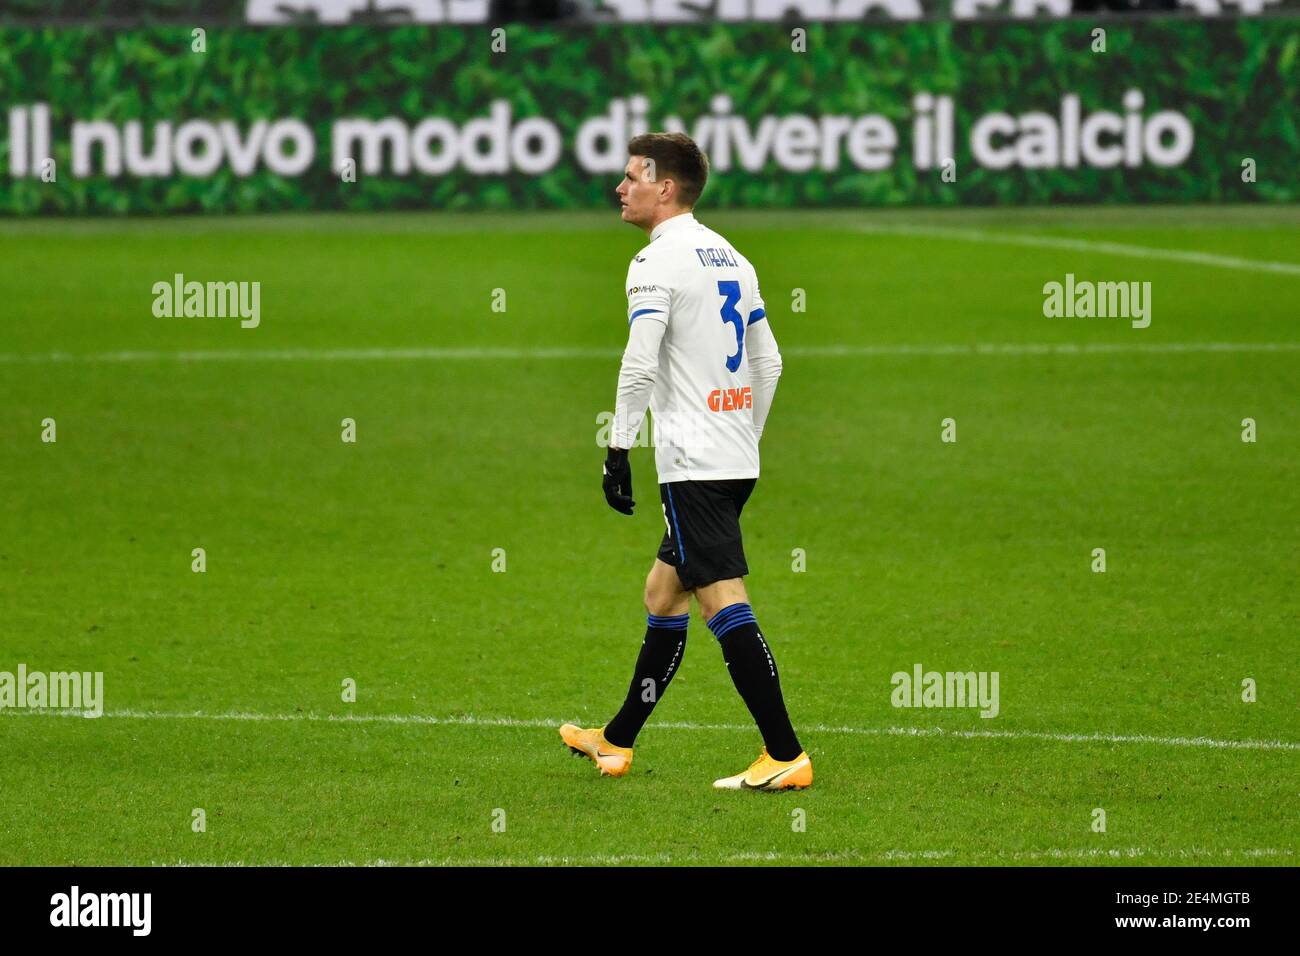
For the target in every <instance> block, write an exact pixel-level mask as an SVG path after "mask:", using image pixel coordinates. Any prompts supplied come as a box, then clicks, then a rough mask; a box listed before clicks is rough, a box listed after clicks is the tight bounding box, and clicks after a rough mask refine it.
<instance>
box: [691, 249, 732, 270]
mask: <svg viewBox="0 0 1300 956" xmlns="http://www.w3.org/2000/svg"><path fill="white" fill-rule="evenodd" d="M695 254H696V255H697V256H699V257H700V265H702V266H714V267H715V268H719V269H720V268H722V267H724V266H730V267H731V268H733V269H735V268H738V267H739V265H740V263H738V262H737V261H736V252H735V250H734V249H727V248H726V247H723V248H721V249H696V250H695Z"/></svg>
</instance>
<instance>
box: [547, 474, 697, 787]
mask: <svg viewBox="0 0 1300 956" xmlns="http://www.w3.org/2000/svg"><path fill="white" fill-rule="evenodd" d="M660 495H661V497H663V498H664V511H665V515H666V514H667V508H668V498H667V492H666V490H665V489H664V486H662V485H661V486H660ZM665 523H666V524H668V533H666V534H665V535H664V539H663V542H662V543H661V544H660V546H659V557H658V559H657V560H656V561H655V563H654V565H653V566H652V567H651V569H650V573H649V575H647V576H646V584H645V603H646V611H647V618H646V636H645V640H644V641H643V642H642V644H641V651H640V653H639V654H638V655H637V662H636V668H635V670H634V671H633V674H632V683H631V685H630V686H629V687H628V692H627V698H626V699H625V700H624V702H623V706H622V708H620V710H619V712H618V714H616V715H615V716H614V719H613V720H611V721H610V722H609V723H608V724H606V725H605V726H604V727H600V728H591V729H584V728H582V727H577V726H574V725H573V724H565V725H564V726H563V727H561V728H560V737H561V738H562V739H563V740H564V742H565V743H566V744H567V745H568V747H569V749H570V750H572V751H573V752H574V753H576V754H582V755H586V756H588V757H590V758H591V759H592V760H593V761H595V763H596V766H597V767H599V768H600V772H601V774H608V775H610V776H614V777H621V776H622V775H623V774H625V773H627V771H628V768H629V767H631V765H632V742H633V741H634V740H635V739H636V735H637V734H638V733H639V732H640V731H641V728H642V727H643V726H644V725H645V722H646V720H647V719H649V717H650V713H651V711H653V710H654V706H655V704H657V703H658V702H659V698H660V697H661V696H662V695H663V692H664V690H665V689H666V688H667V687H668V682H669V681H670V680H672V677H673V674H675V673H677V667H678V666H679V665H680V664H681V660H682V652H683V651H685V650H686V624H687V622H688V621H689V620H690V614H689V611H690V606H691V605H690V601H691V596H690V592H689V591H687V590H686V589H685V587H684V586H683V585H682V581H681V578H680V577H679V576H678V574H677V570H676V568H674V566H673V562H676V561H677V560H679V559H678V549H677V548H676V546H675V541H674V537H673V534H672V525H671V524H670V523H668V521H667V518H666V517H665ZM607 735H608V736H607Z"/></svg>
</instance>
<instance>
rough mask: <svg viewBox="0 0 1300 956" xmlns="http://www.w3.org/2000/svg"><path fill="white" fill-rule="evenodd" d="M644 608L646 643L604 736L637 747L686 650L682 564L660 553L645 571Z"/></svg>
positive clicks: (688, 602)
mask: <svg viewBox="0 0 1300 956" xmlns="http://www.w3.org/2000/svg"><path fill="white" fill-rule="evenodd" d="M645 609H646V630H645V640H643V641H642V642H641V651H640V653H639V654H638V655H637V659H636V668H635V669H634V670H633V672H632V683H631V684H630V685H629V686H628V689H627V698H626V699H625V700H624V701H623V706H622V707H621V708H620V709H619V712H618V713H617V714H615V715H614V719H613V720H611V721H610V722H609V723H608V724H606V725H605V739H606V740H608V741H609V742H610V743H611V744H613V745H614V746H616V747H631V746H632V744H633V742H634V741H635V740H636V735H637V734H639V733H640V732H641V728H642V727H644V726H645V722H646V721H647V720H649V719H650V714H651V712H652V711H653V710H654V709H655V704H657V703H659V698H660V697H662V696H663V693H664V691H665V690H667V689H668V683H669V682H670V681H671V680H672V679H673V675H674V674H675V673H677V668H678V667H679V666H680V665H681V662H682V654H683V652H685V650H686V625H687V622H688V621H689V620H690V610H691V592H689V591H687V590H686V589H685V588H683V587H682V582H681V579H680V578H679V577H678V576H677V569H676V568H674V567H673V566H672V565H671V564H667V563H665V562H664V561H661V560H660V559H658V558H656V559H655V563H654V566H653V567H651V568H650V573H649V574H648V575H646V579H645Z"/></svg>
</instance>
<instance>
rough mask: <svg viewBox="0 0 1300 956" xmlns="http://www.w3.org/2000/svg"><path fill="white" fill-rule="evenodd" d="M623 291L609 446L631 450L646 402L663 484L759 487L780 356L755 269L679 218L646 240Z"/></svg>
mask: <svg viewBox="0 0 1300 956" xmlns="http://www.w3.org/2000/svg"><path fill="white" fill-rule="evenodd" d="M626 288H627V318H628V325H629V329H628V344H627V349H626V350H625V351H624V353H623V365H622V369H621V370H620V372H619V378H618V398H617V403H616V407H615V414H614V429H613V433H612V435H611V438H610V441H611V443H612V444H613V445H614V447H616V448H630V447H632V445H633V444H635V441H636V435H637V432H638V430H639V429H640V427H641V422H642V419H643V418H644V417H645V410H646V405H647V403H648V404H649V406H650V411H651V414H652V419H653V422H654V433H653V434H654V438H653V440H654V445H655V469H656V471H657V472H658V474H659V481H660V482H661V483H662V482H669V481H712V480H722V479H728V478H757V477H758V440H759V438H760V437H761V435H762V433H763V424H764V422H765V421H766V420H767V413H768V409H769V408H771V405H772V395H773V393H774V392H775V391H776V381H777V378H778V377H779V376H780V374H781V353H780V352H779V351H778V350H777V345H776V339H775V337H774V336H773V335H772V329H771V327H770V325H769V323H768V322H767V317H766V313H765V311H764V309H763V298H762V296H761V295H759V291H758V277H757V276H756V275H755V274H754V267H753V266H751V265H750V264H749V260H748V259H746V258H745V257H744V256H742V255H741V254H740V253H739V252H737V251H736V250H735V248H734V247H733V246H732V245H731V243H729V242H728V241H727V240H726V239H724V238H723V237H722V236H720V235H718V234H717V233H716V232H714V231H713V230H712V229H709V228H708V227H706V226H704V225H703V224H702V223H700V222H698V221H697V220H696V218H695V217H694V216H693V215H691V214H690V213H684V214H682V215H679V216H674V217H673V218H671V219H667V220H665V221H664V222H662V223H660V224H659V225H658V226H657V227H656V228H655V230H654V231H653V232H652V233H651V234H650V244H649V245H648V246H646V247H645V248H644V249H642V250H641V251H640V252H639V253H637V255H636V257H635V258H634V259H633V260H632V263H631V265H630V266H628V270H627V286H626Z"/></svg>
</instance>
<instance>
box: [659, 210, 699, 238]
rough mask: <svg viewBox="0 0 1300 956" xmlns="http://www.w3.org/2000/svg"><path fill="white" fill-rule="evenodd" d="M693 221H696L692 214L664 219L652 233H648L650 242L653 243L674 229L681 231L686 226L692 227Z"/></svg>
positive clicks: (687, 213) (684, 213)
mask: <svg viewBox="0 0 1300 956" xmlns="http://www.w3.org/2000/svg"><path fill="white" fill-rule="evenodd" d="M695 221H696V219H695V214H694V213H690V212H683V213H678V214H677V215H676V216H673V217H672V218H671V219H665V220H664V221H663V222H661V223H659V225H657V226H655V228H654V231H653V232H652V233H650V241H651V242H654V241H655V240H656V239H658V238H659V237H660V236H662V235H663V234H664V233H665V232H671V231H672V230H674V229H683V228H685V227H686V226H689V225H693V224H694V223H695Z"/></svg>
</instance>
